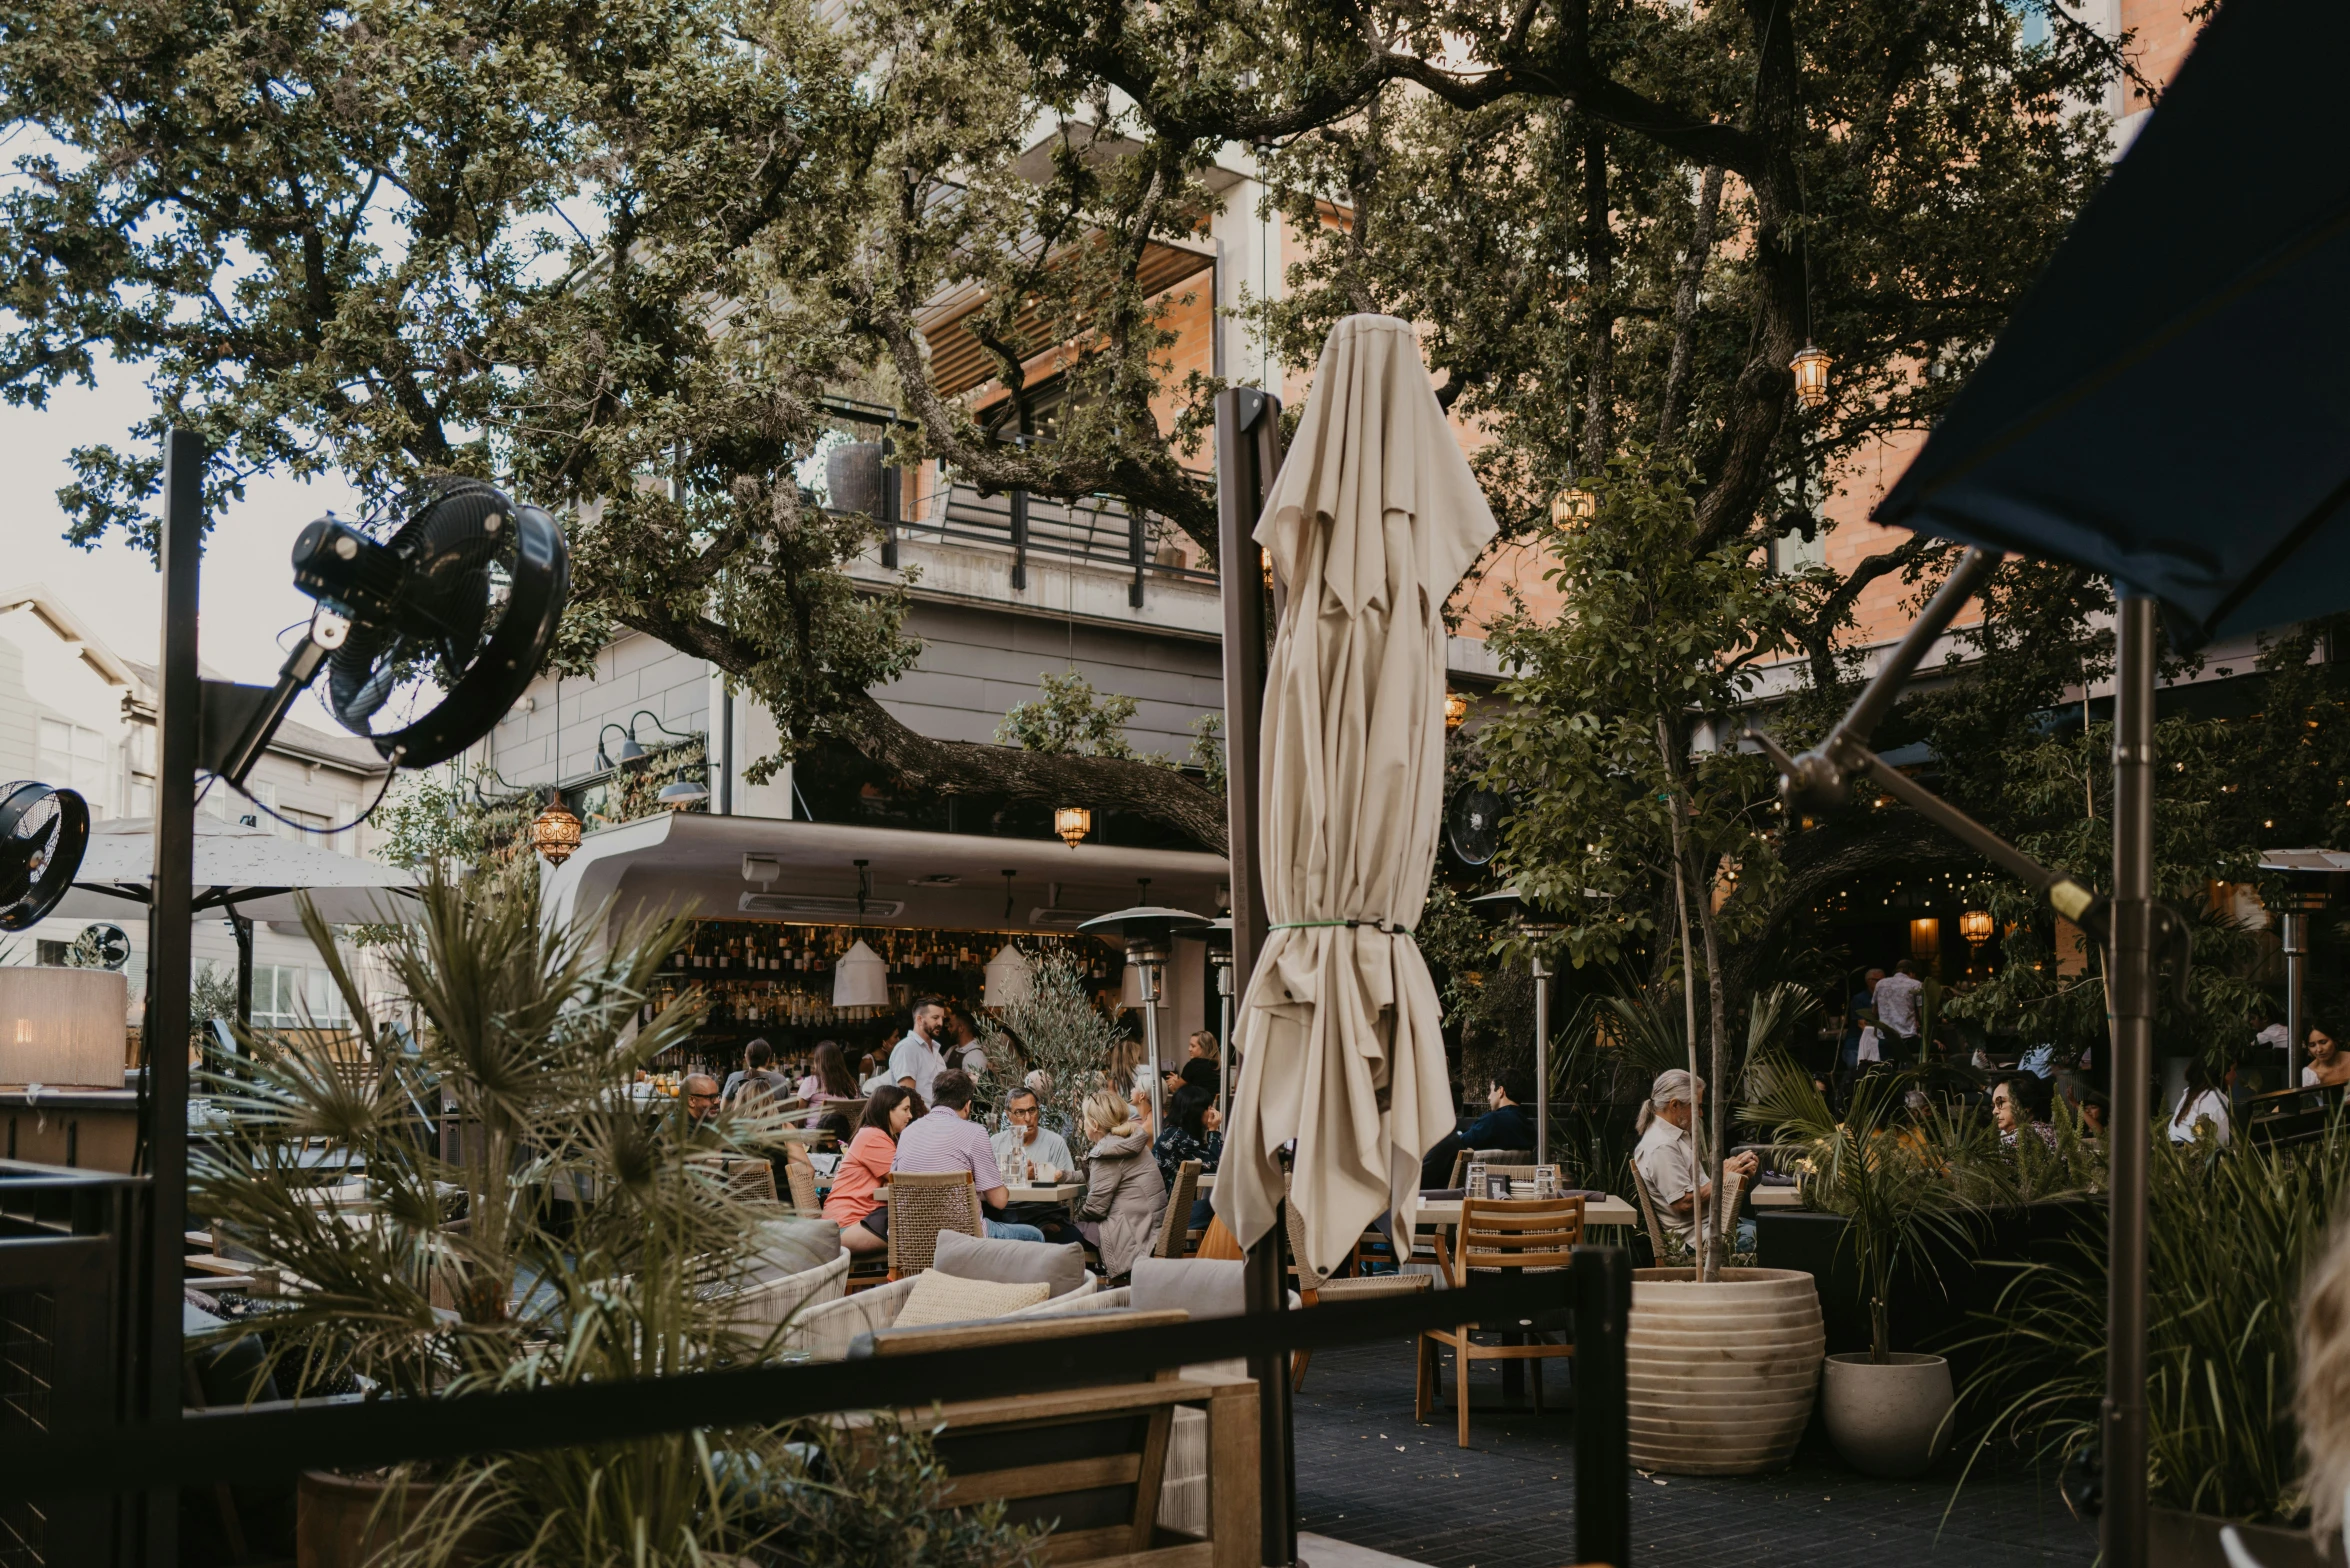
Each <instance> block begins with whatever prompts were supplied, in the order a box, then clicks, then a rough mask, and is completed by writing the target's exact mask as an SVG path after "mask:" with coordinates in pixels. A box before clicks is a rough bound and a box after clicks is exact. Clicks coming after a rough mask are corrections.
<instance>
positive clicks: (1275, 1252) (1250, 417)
mask: <svg viewBox="0 0 2350 1568" xmlns="http://www.w3.org/2000/svg"><path fill="white" fill-rule="evenodd" d="M1280 413H1281V402H1280V399H1278V398H1274V397H1269V396H1267V395H1266V394H1265V393H1263V392H1260V391H1258V390H1256V389H1255V388H1254V387H1234V388H1232V389H1230V390H1228V391H1224V392H1220V393H1218V394H1217V395H1216V510H1217V531H1216V554H1217V574H1218V577H1219V579H1220V581H1221V583H1222V586H1223V596H1224V776H1225V790H1226V795H1225V803H1226V810H1225V821H1226V850H1227V852H1226V859H1227V861H1228V862H1229V863H1230V865H1231V867H1232V983H1233V988H1234V989H1235V990H1236V991H1237V992H1238V993H1239V994H1240V995H1241V996H1242V997H1245V996H1246V995H1247V994H1248V981H1249V977H1250V976H1251V975H1252V974H1254V973H1255V972H1256V964H1257V955H1258V954H1259V953H1261V952H1262V951H1263V950H1264V946H1265V926H1266V919H1267V917H1266V914H1265V900H1264V893H1263V884H1262V882H1261V880H1260V876H1259V868H1258V865H1257V833H1258V822H1257V779H1258V753H1259V749H1260V743H1259V735H1260V732H1261V731H1262V729H1263V727H1264V718H1265V651H1266V648H1265V633H1266V627H1267V621H1266V615H1265V589H1264V578H1263V574H1262V573H1261V572H1260V571H1259V570H1258V567H1257V561H1258V550H1257V543H1256V540H1255V539H1254V538H1253V537H1252V535H1254V534H1255V532H1256V526H1257V514H1258V513H1259V512H1260V511H1261V510H1263V508H1264V504H1265V495H1266V493H1267V492H1268V491H1269V490H1271V489H1272V486H1273V475H1274V474H1275V473H1276V472H1277V471H1278V470H1279V469H1280V466H1281V420H1280ZM1235 1028H1236V1029H1237V1023H1236V1024H1235ZM1283 1229H1284V1226H1283V1224H1282V1223H1281V1221H1280V1219H1279V1218H1276V1220H1275V1222H1274V1225H1273V1228H1272V1229H1271V1230H1270V1231H1268V1232H1266V1233H1265V1235H1264V1236H1263V1237H1262V1238H1261V1239H1260V1240H1259V1241H1258V1242H1257V1244H1256V1245H1255V1246H1253V1247H1251V1248H1249V1252H1248V1268H1247V1271H1246V1274H1245V1276H1244V1288H1245V1298H1244V1299H1245V1301H1246V1304H1247V1307H1248V1310H1249V1311H1250V1312H1279V1311H1281V1310H1283V1309H1284V1308H1285V1307H1287V1306H1288V1304H1289V1280H1288V1275H1287V1273H1286V1272H1285V1270H1284V1269H1283V1267H1282V1259H1281V1250H1282V1247H1281V1243H1282V1231H1283ZM1249 1376H1251V1377H1253V1378H1255V1379H1256V1381H1257V1399H1258V1404H1257V1409H1258V1414H1259V1421H1260V1425H1259V1427H1258V1465H1259V1472H1258V1496H1259V1498H1260V1499H1261V1503H1262V1507H1263V1513H1262V1515H1261V1518H1262V1522H1263V1532H1262V1539H1261V1543H1260V1547H1259V1551H1260V1560H1261V1561H1263V1562H1264V1563H1265V1564H1266V1565H1267V1568H1287V1565H1289V1564H1291V1563H1294V1562H1296V1561H1297V1454H1296V1443H1295V1441H1294V1439H1293V1435H1292V1432H1291V1429H1290V1409H1289V1357H1288V1356H1286V1355H1263V1356H1252V1357H1250V1358H1249Z"/></svg>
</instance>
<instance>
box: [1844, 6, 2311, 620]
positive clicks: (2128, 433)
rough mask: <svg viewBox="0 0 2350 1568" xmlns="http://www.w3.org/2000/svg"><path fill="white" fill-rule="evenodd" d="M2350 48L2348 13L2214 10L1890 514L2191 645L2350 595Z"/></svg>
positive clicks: (1888, 503) (1882, 509)
mask: <svg viewBox="0 0 2350 1568" xmlns="http://www.w3.org/2000/svg"><path fill="white" fill-rule="evenodd" d="M2346 55H2350V5H2344V4H2342V0H2243V3H2234V0H2231V3H2230V4H2229V5H2227V6H2225V7H2223V8H2221V10H2220V11H2219V13H2218V14H2217V15H2216V16H2215V17H2214V18H2213V19H2212V21H2211V22H2210V24H2209V25H2208V26H2206V27H2205V28H2204V30H2203V35H2202V37H2201V39H2200V41H2199V42H2198V43H2197V44H2196V47H2195V52H2194V54H2193V55H2191V56H2190V57H2189V58H2188V60H2187V62H2186V64H2185V65H2184V66H2183V67H2182V68H2181V69H2180V71H2179V73H2178V76H2177V78H2176V79H2175V80H2174V81H2173V82H2172V83H2171V85H2170V87H2169V88H2168V89H2167V90H2166V91H2165V92H2164V94H2163V97H2162V103H2161V106H2160V107H2159V108H2157V109H2155V110H2154V111H2153V112H2152V113H2151V114H2150V115H2149V116H2148V117H2147V121H2146V125H2145V128H2144V129H2143V130H2142V131H2140V133H2139V135H2138V138H2137V140H2136V141H2135V142H2133V143H2132V144H2131V146H2130V150H2129V154H2128V156H2127V157H2125V158H2123V159H2122V161H2121V163H2120V165H2119V166H2118V167H2117V168H2115V170H2114V171H2113V173H2112V175H2111V176H2110V177H2109V178H2108V179H2107V180H2106V182H2105V185H2104V187H2103V188H2102V189H2101V190H2099V192H2098V193H2097V195H2096V197H2095V199H2094V200H2092V201H2091V202H2090V204H2089V207H2088V209H2087V210H2086V211H2085V212H2083V213H2082V215H2081V217H2080V219H2079V221H2078V222H2076V223H2075V224H2074V225H2073V227H2072V230H2071V232H2070V233H2069V234H2068V235H2067V236H2066V237H2065V241H2064V244H2063V246H2062V248H2060V249H2059V250H2058V252H2057V254H2056V256H2055V258H2054V259H2053V260H2052V261H2051V262H2050V263H2049V265H2048V269H2047V271H2046V272H2044V273H2042V274H2041V276H2040V279H2039V281H2038V282H2037V283H2035V284H2034V285H2033V286H2032V290H2031V292H2030V293H2029V294H2028V295H2026V296H2025V298H2024V301H2023V303H2022V304H2021V305H2020V306H2018V307H2017V309H2016V313H2015V315H2014V317H2013V319H2011V320H2010V321H2009V322H2008V324H2007V327H2006V329H2005V330H2004V331H2002V332H2001V333H2000V335H1999V341H1998V345H1997V346H1996V347H1995V348H1994V349H1993V350H1992V352H1991V355H1990V357H1989V358H1988V359H1987V360H1986V361H1985V362H1984V363H1983V365H1982V367H1981V368H1980V369H1978V370H1976V371H1975V372H1974V373H1973V375H1971V376H1970V377H1969V378H1968V380H1967V384H1966V390H1965V391H1964V392H1962V393H1961V394H1960V395H1959V397H1958V400H1957V402H1956V403H1954V404H1953V405H1952V407H1951V409H1950V412H1949V413H1948V414H1947V415H1946V416H1945V417H1944V418H1943V420H1942V421H1941V423H1940V424H1939V425H1938V426H1936V428H1935V430H1934V433H1933V435H1932V437H1931V438H1930V439H1929V440H1928V441H1927V442H1926V445H1925V448H1924V450H1923V451H1921V452H1920V453H1919V454H1918V456H1917V459H1916V461H1915V462H1913V463H1911V464H1910V466H1909V471H1908V472H1907V473H1905V474H1903V475H1902V476H1901V481H1900V483H1898V484H1897V485H1895V486H1894V487H1893V490H1892V492H1891V493H1890V494H1889V495H1887V496H1886V498H1885V499H1884V501H1883V502H1882V503H1881V504H1880V505H1879V506H1878V507H1877V510H1876V516H1877V518H1878V519H1879V520H1881V521H1884V522H1888V523H1898V524H1901V525H1903V526H1905V527H1909V528H1914V529H1917V530H1919V531H1921V532H1924V533H1930V534H1936V535H1939V536H1941V537H1943V538H1946V539H1955V540H1960V541H1962V542H1964V543H1967V544H1975V545H1983V546H1988V547H1990V548H1993V549H1999V550H2012V551H2021V552H2023V553H2024V554H2027V555H2032V556H2036V557H2039V558H2041V559H2044V560H2060V561H2069V562H2072V563H2074V564H2076V565H2080V566H2085V567H2088V568H2090V569H2091V570H2093V571H2096V572H2100V573H2104V574H2106V575H2108V576H2110V577H2112V578H2114V579H2115V580H2117V581H2119V582H2121V583H2124V584H2127V585H2129V586H2131V587H2134V588H2136V589H2138V590H2139V591H2141V592H2144V593H2148V594H2151V595H2153V596H2154V597H2155V598H2157V599H2159V600H2160V601H2161V602H2162V605H2163V607H2164V608H2165V610H2166V611H2167V612H2168V614H2169V616H2170V617H2171V620H2172V624H2173V626H2174V628H2175V629H2177V630H2178V631H2180V632H2181V633H2183V634H2185V635H2186V637H2187V638H2188V640H2191V641H2200V640H2202V639H2205V638H2210V637H2215V636H2223V635H2227V634H2231V633H2239V632H2247V631H2254V630H2258V629H2260V628H2263V627H2268V626H2276V625H2280V624H2282V623H2285V622H2288V621H2296V620H2304V619H2307V618H2309V617H2312V616H2316V615H2320V614H2324V613H2327V612H2329V611H2333V610H2338V609H2341V608H2342V607H2343V606H2344V605H2346V604H2350V397H2345V396H2344V383H2343V368H2342V367H2343V366H2344V365H2345V364H2350V312H2345V311H2344V310H2343V308H2342V302H2343V299H2344V297H2345V296H2346V295H2350V119H2345V118H2344V116H2343V115H2342V112H2341V107H2340V92H2339V85H2338V82H2337V80H2336V78H2337V77H2338V75H2339V72H2340V63H2341V61H2342V59H2343V58H2344V57H2345V56H2346Z"/></svg>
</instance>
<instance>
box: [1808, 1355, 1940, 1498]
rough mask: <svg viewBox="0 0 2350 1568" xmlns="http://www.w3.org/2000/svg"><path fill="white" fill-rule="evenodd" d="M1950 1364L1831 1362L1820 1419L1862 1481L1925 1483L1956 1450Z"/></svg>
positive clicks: (1921, 1359) (1849, 1358)
mask: <svg viewBox="0 0 2350 1568" xmlns="http://www.w3.org/2000/svg"><path fill="white" fill-rule="evenodd" d="M1955 1397H1956V1396H1955V1395H1954V1394H1953V1393H1952V1391H1951V1387H1950V1363H1949V1362H1947V1361H1945V1360H1943V1359H1942V1358H1941V1357H1940V1356H1919V1355H1911V1354H1909V1353H1907V1352H1905V1351H1895V1352H1893V1353H1892V1359H1891V1360H1889V1361H1887V1362H1886V1363H1885V1364H1884V1365H1882V1366H1879V1365H1877V1364H1876V1363H1875V1362H1873V1361H1871V1360H1870V1359H1869V1357H1868V1353H1867V1352H1866V1351H1859V1352H1855V1353H1853V1354H1849V1355H1841V1356H1830V1357H1829V1358H1828V1365H1827V1369H1826V1373H1825V1375H1824V1376H1823V1377H1822V1378H1821V1380H1820V1414H1821V1416H1822V1417H1823V1418H1824V1419H1825V1420H1826V1422H1827V1427H1828V1437H1829V1440H1830V1441H1832V1442H1834V1443H1835V1445H1836V1452H1837V1453H1839V1454H1842V1455H1843V1456H1844V1462H1845V1463H1846V1464H1848V1465H1850V1466H1852V1468H1853V1469H1855V1470H1858V1471H1860V1472H1861V1473H1862V1474H1863V1475H1884V1476H1913V1475H1923V1474H1925V1472H1926V1471H1927V1470H1928V1469H1930V1468H1932V1466H1933V1463H1934V1461H1935V1460H1937V1459H1939V1458H1941V1457H1942V1450H1943V1449H1944V1448H1946V1447H1948V1446H1949V1444H1950V1420H1949V1417H1950V1407H1951V1405H1952V1403H1953V1402H1954V1401H1955Z"/></svg>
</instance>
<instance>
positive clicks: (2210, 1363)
mask: <svg viewBox="0 0 2350 1568" xmlns="http://www.w3.org/2000/svg"><path fill="white" fill-rule="evenodd" d="M2149 1176H2150V1178H2151V1180H2150V1184H2149V1199H2148V1207H2149V1214H2148V1218H2149V1229H2148V1260H2147V1271H2146V1277H2147V1312H2146V1316H2147V1367H2148V1371H2147V1381H2146V1397H2147V1428H2148V1432H2147V1436H2148V1443H2147V1447H2148V1455H2147V1466H2148V1483H2149V1486H2150V1487H2151V1489H2152V1496H2153V1500H2154V1501H2155V1502H2156V1503H2157V1504H2159V1505H2161V1506H2164V1507H2169V1508H2179V1509H2188V1510H2192V1511H2195V1512H2199V1513H2207V1514H2218V1515H2221V1516H2223V1517H2226V1518H2231V1519H2251V1520H2289V1519H2291V1518H2292V1517H2293V1516H2294V1515H2295V1513H2296V1512H2297V1511H2298V1510H2299V1509H2300V1507H2301V1506H2302V1503H2303V1499H2302V1497H2301V1495H2300V1486H2299V1479H2300V1464H2299V1458H2298V1455H2297V1452H2296V1443H2297V1436H2296V1433H2295V1430H2294V1425H2293V1422H2292V1419H2291V1413H2292V1404H2293V1394H2294V1386H2295V1373H2294V1364H2295V1358H2294V1328H2295V1305H2296V1303H2297V1302H2298V1301H2299V1300H2300V1296H2301V1285H2302V1279H2303V1276H2304V1275H2305V1274H2306V1273H2307V1272H2308V1270H2309V1268H2310V1266H2311V1265H2312V1264H2313V1263H2315V1261H2316V1260H2317V1258H2318V1257H2319V1256H2320V1255H2321V1254H2322V1253H2323V1252H2324V1250H2325V1246H2326V1242H2327V1239H2328V1235H2329V1224H2330V1220H2331V1216H2332V1214H2333V1212H2334V1203H2335V1201H2336V1199H2337V1197H2338V1195H2339V1194H2340V1193H2341V1192H2342V1190H2343V1186H2344V1183H2345V1181H2346V1180H2350V1132H2346V1131H2345V1129H2344V1127H2343V1126H2342V1124H2341V1122H2340V1121H2339V1119H2337V1120H2336V1121H2335V1122H2334V1124H2333V1125H2332V1126H2330V1127H2329V1128H2328V1129H2327V1131H2326V1133H2325V1135H2324V1136H2323V1137H2321V1138H2318V1139H2316V1140H2313V1141H2311V1142H2307V1143H2300V1144H2292V1145H2285V1146H2277V1145H2271V1144H2266V1143H2261V1142H2256V1141H2250V1140H2240V1141H2238V1142H2237V1143H2235V1144H2234V1145H2232V1146H2231V1147H2229V1148H2225V1149H2222V1148H2218V1147H2215V1146H2214V1145H2213V1144H2212V1142H2211V1140H2210V1139H2209V1138H2208V1137H2205V1138H2203V1139H2201V1140H2199V1141H2197V1142H2195V1143H2192V1144H2174V1143H2172V1142H2171V1141H2170V1140H2169V1139H2168V1138H2166V1137H2164V1136H2163V1135H2162V1132H2161V1129H2159V1128H2157V1129H2156V1131H2155V1136H2154V1141H2153V1148H2152V1151H2151V1159H2150V1164H2149ZM2105 1293H2106V1259H2105V1247H2104V1243H2103V1240H2102V1238H2097V1239H2095V1240H2089V1239H2083V1240H2081V1241H2079V1242H2078V1243H2077V1244H2076V1245H2075V1246H2074V1247H2073V1248H2072V1250H2071V1253H2070V1255H2068V1256H2066V1257H2064V1258H2063V1259H2061V1260H2059V1261H2057V1262H2052V1263H2043V1264H2031V1265H2022V1266H2019V1267H2018V1269H2017V1273H2016V1277H2015V1278H2014V1279H2013V1280H2012V1281H2011V1282H2010V1283H2009V1284H2008V1286H2007V1288H2006V1289H2005V1291H2004V1292H2003V1293H2002V1294H2001V1297H2000V1301H1999V1305H1998V1308H1997V1310H1996V1311H1995V1312H1993V1313H1992V1314H1990V1320H1989V1322H1987V1323H1986V1324H1985V1331H1984V1334H1983V1336H1982V1338H1981V1339H1980V1340H1979V1341H1978V1343H1979V1344H1981V1345H1982V1346H1983V1347H1984V1348H1985V1349H1987V1350H1988V1351H1989V1354H1988V1355H1986V1356H1985V1358H1984V1363H1983V1370H1982V1372H1981V1374H1980V1375H1978V1376H1977V1377H1976V1378H1975V1379H1974V1380H1973V1381H1972V1382H1970V1384H1969V1386H1968V1387H1967V1389H1966V1391H1965V1396H1964V1397H1965V1398H1966V1399H1967V1400H1968V1401H1970V1402H1972V1403H1974V1404H1975V1405H1976V1406H1977V1407H1978V1408H1979V1410H1980V1411H1981V1413H1982V1415H1983V1417H1984V1418H1985V1419H1987V1420H1988V1422H1989V1431H1988V1433H1987V1435H1986V1437H1985V1439H1984V1441H1985V1442H1988V1441H1990V1440H1991V1439H1992V1438H1994V1437H1999V1436H2007V1437H2011V1438H2013V1439H2014V1440H2016V1441H2017V1442H2019V1443H2020V1444H2021V1445H2023V1446H2024V1448H2025V1449H2026V1450H2027V1451H2029V1452H2031V1453H2033V1454H2035V1455H2037V1456H2039V1457H2041V1458H2044V1459H2062V1458H2069V1457H2070V1456H2072V1455H2074V1454H2076V1453H2078V1452H2080V1451H2081V1450H2082V1449H2083V1448H2084V1447H2086V1446H2088V1445H2089V1444H2091V1443H2092V1442H2094V1440H2095V1438H2096V1435H2097V1430H2098V1404H2099V1401H2100V1400H2101V1399H2102V1398H2103V1396H2104V1393H2105V1348H2106V1334H2105Z"/></svg>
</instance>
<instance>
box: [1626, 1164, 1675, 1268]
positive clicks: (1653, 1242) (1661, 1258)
mask: <svg viewBox="0 0 2350 1568" xmlns="http://www.w3.org/2000/svg"><path fill="white" fill-rule="evenodd" d="M1632 1196H1633V1197H1634V1198H1636V1199H1638V1200H1639V1203H1640V1219H1641V1222H1642V1223H1643V1224H1645V1225H1646V1226H1647V1227H1648V1245H1649V1247H1650V1249H1651V1251H1650V1258H1651V1260H1652V1261H1653V1262H1654V1263H1655V1264H1656V1266H1657V1267H1658V1268H1660V1269H1661V1268H1663V1267H1664V1266H1665V1258H1666V1257H1667V1256H1668V1254H1667V1253H1666V1251H1665V1227H1664V1224H1663V1222H1662V1221H1660V1220H1659V1219H1658V1218H1657V1217H1656V1198H1655V1197H1654V1196H1653V1195H1652V1194H1651V1193H1650V1192H1649V1190H1648V1178H1647V1177H1645V1176H1643V1175H1641V1174H1640V1166H1639V1165H1638V1164H1637V1163H1635V1164H1634V1165H1633V1166H1632Z"/></svg>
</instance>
